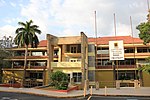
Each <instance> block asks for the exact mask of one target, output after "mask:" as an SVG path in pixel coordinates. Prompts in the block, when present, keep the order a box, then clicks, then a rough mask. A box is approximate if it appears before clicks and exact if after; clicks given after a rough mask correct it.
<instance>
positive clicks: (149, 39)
mask: <svg viewBox="0 0 150 100" xmlns="http://www.w3.org/2000/svg"><path fill="white" fill-rule="evenodd" d="M136 29H138V30H139V31H140V33H139V37H140V39H142V40H143V41H144V42H143V43H144V44H145V45H146V44H147V43H150V22H145V23H141V24H140V25H138V26H137V27H136Z"/></svg>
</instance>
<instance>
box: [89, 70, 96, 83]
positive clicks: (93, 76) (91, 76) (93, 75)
mask: <svg viewBox="0 0 150 100" xmlns="http://www.w3.org/2000/svg"><path fill="white" fill-rule="evenodd" d="M88 79H89V81H94V80H95V71H89V72H88Z"/></svg>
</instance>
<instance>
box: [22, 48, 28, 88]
mask: <svg viewBox="0 0 150 100" xmlns="http://www.w3.org/2000/svg"><path fill="white" fill-rule="evenodd" d="M27 56H28V45H26V49H25V57H24V68H23V83H22V86H23V87H24V86H25V83H26V82H25V80H26V68H27V67H28V66H27Z"/></svg>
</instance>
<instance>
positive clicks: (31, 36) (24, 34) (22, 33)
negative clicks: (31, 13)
mask: <svg viewBox="0 0 150 100" xmlns="http://www.w3.org/2000/svg"><path fill="white" fill-rule="evenodd" d="M32 23H33V21H32V20H30V21H29V22H28V21H26V23H24V22H18V24H19V25H20V26H21V27H20V28H17V29H16V34H17V35H16V37H15V39H14V42H15V44H16V45H18V47H25V59H24V74H23V84H24V83H25V77H26V68H27V55H28V46H29V45H31V47H32V48H34V47H37V46H38V44H39V39H38V37H37V35H36V33H38V34H41V30H39V29H38V28H39V26H37V25H32Z"/></svg>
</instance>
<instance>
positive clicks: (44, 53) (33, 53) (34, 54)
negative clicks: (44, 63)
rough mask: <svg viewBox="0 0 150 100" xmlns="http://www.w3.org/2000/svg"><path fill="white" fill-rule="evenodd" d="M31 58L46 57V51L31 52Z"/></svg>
mask: <svg viewBox="0 0 150 100" xmlns="http://www.w3.org/2000/svg"><path fill="white" fill-rule="evenodd" d="M31 55H32V56H46V51H33V52H32V54H31Z"/></svg>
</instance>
